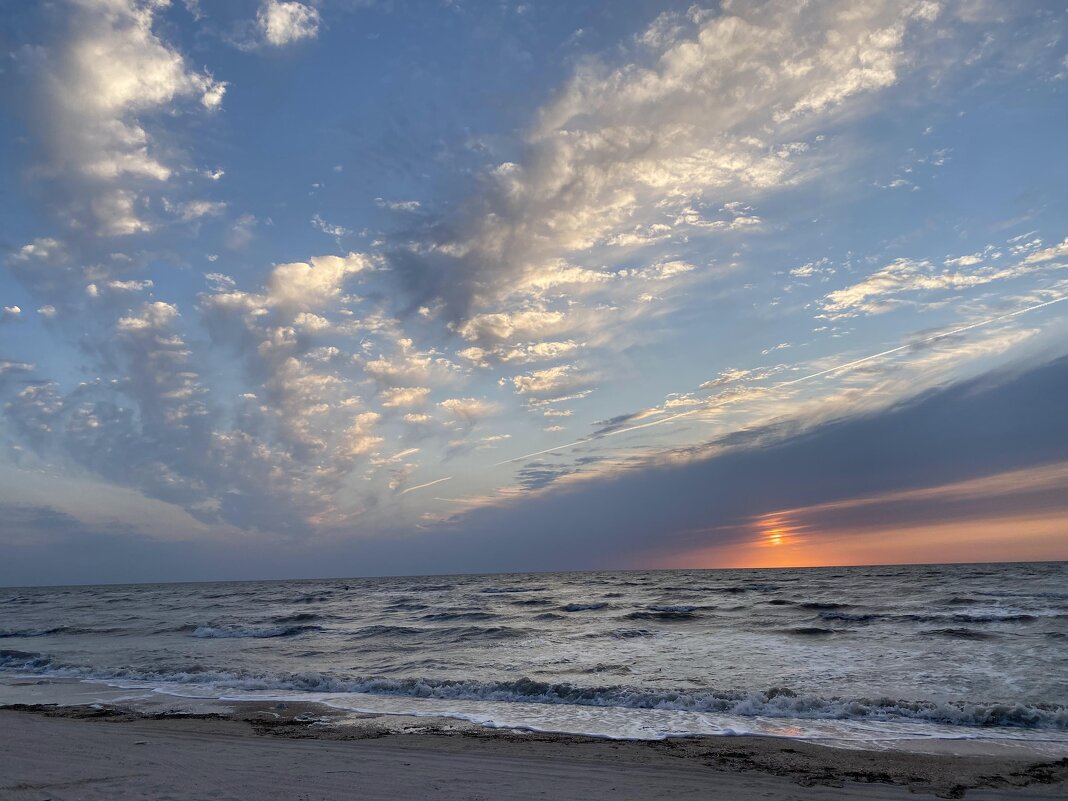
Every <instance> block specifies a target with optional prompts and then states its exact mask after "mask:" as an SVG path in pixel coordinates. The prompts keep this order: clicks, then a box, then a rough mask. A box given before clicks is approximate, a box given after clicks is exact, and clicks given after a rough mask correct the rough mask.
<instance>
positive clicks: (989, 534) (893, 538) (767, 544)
mask: <svg viewBox="0 0 1068 801" xmlns="http://www.w3.org/2000/svg"><path fill="white" fill-rule="evenodd" d="M1066 559H1068V520H1066V519H1065V517H1064V515H1063V514H1060V513H1058V514H1055V515H1050V516H1044V517H1032V518H1021V517H1007V518H997V519H989V520H979V521H975V520H969V521H952V522H949V523H937V524H931V525H921V526H913V527H908V528H901V527H886V528H878V529H874V530H868V531H863V532H858V531H850V530H837V531H821V532H813V533H809V534H806V535H805V536H804V537H801V536H798V535H796V534H792V533H785V530H783V529H777V528H772V529H766V530H762V531H760V532H759V533H758V536H757V537H756V538H755V539H753V540H751V541H749V542H746V543H737V544H732V545H721V546H713V547H710V548H700V549H696V550H692V551H687V552H682V553H677V554H672V555H670V556H665V557H663V558H661V559H658V560H657V565H656V566H657V567H665V568H668V567H671V568H681V567H686V568H717V567H720V568H729V567H753V568H761V567H829V566H834V565H870V564H910V563H913V564H927V563H938V562H1021V561H1025V562H1026V561H1059V560H1066Z"/></svg>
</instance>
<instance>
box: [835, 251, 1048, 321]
mask: <svg viewBox="0 0 1068 801" xmlns="http://www.w3.org/2000/svg"><path fill="white" fill-rule="evenodd" d="M1061 256H1068V244H1065V243H1061V244H1060V245H1055V246H1053V247H1049V248H1045V249H1043V250H1035V251H1034V252H1031V253H1030V254H1029V255H1027V256H1026V257H1025V258H1024V259H1023V260H1022V261H1019V262H1017V263H1016V264H1012V265H1008V266H1004V267H999V266H989V267H977V268H975V269H971V270H969V269H967V268H968V267H974V266H975V265H976V264H979V263H981V262H982V260H981V259H978V258H977V259H976V260H974V261H973V260H972V259H971V257H964V258H963V259H951V260H949V261H947V262H946V264H947V265H950V266H955V267H962V269H940V268H938V267H936V266H935V265H934V264H932V263H931V262H930V261H928V260H926V259H920V260H916V259H908V258H898V259H895V260H894V261H892V262H890V263H889V264H887V265H886V266H885V267H882V268H880V269H879V270H876V271H875V272H874V273H871V274H870V275H868V276H867V277H865V278H864V279H863V280H861V281H858V282H857V283H855V284H851V285H850V286H846V287H843V288H842V289H836V290H834V291H832V292H829V293H827V295H826V296H824V298H823V299H822V300H821V306H822V309H823V315H822V316H824V317H827V318H829V319H832V320H837V319H842V318H848V317H856V316H859V315H871V314H882V313H884V312H887V311H890V310H891V309H894V308H897V307H898V306H900V305H902V304H903V303H904V302H906V301H905V300H904V299H903V298H902V297H901V296H903V295H910V294H915V293H926V292H939V291H945V290H958V289H971V288H974V287H978V286H984V285H986V284H991V283H994V282H998V281H1008V280H1012V279H1015V278H1021V277H1023V276H1027V275H1033V274H1036V273H1039V272H1041V271H1042V270H1046V269H1057V268H1060V267H1063V266H1065V265H1061V264H1057V263H1054V264H1048V262H1055V260H1056V259H1058V258H1060V257H1061ZM965 262H967V263H966V264H965Z"/></svg>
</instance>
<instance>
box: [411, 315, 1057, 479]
mask: <svg viewBox="0 0 1068 801" xmlns="http://www.w3.org/2000/svg"><path fill="white" fill-rule="evenodd" d="M1065 300H1068V295H1064V296H1063V297H1059V298H1054V299H1053V300H1047V301H1046V302H1045V303H1037V304H1035V305H1034V306H1028V307H1027V308H1024V309H1017V310H1016V311H1012V312H1008V313H1007V314H999V315H998V316H997V317H990V318H988V319H986V320H980V321H979V322H978V323H971V324H970V325H962V326H960V327H959V328H954V329H953V330H951V331H942V332H941V333H938V334H933V335H931V336H929V337H926V338H924V339H918V340H914V341H912V342H908V343H906V344H904V345H898V346H897V347H895V348H890V349H889V350H884V351H881V352H879V353H873V354H871V355H870V356H865V357H864V358H862V359H856V360H854V361H851V362H846V363H845V364H839V365H837V366H835V367H829V368H827V369H826V370H820V371H819V372H816V373H811V374H809V375H806V376H802V377H801V378H794V379H791V380H789V381H782V382H780V383H778V384H776V385H774V386H772V387H769V388H768V392H775V391H776V390H779V389H784V388H785V387H789V386H793V385H794V384H800V383H801V382H802V381H810V380H812V379H813V378H819V377H820V376H824V375H829V374H831V373H839V372H843V371H845V370H851V369H853V368H854V367H858V366H860V365H862V364H865V363H867V362H870V361H874V360H875V359H881V358H883V357H884V356H890V355H891V354H894V353H899V352H901V351H903V350H908V349H909V348H914V347H916V346H917V345H923V344H925V343H927V342H934V341H935V340H936V339H942V338H943V337H949V336H953V335H954V334H960V333H963V332H965V331H971V330H972V329H974V328H982V327H983V326H986V325H992V324H993V323H997V322H1001V321H1002V320H1008V319H1010V318H1012V317H1016V316H1018V315H1021V314H1026V313H1027V312H1032V311H1035V310H1037V309H1042V308H1045V307H1046V306H1052V305H1053V304H1054V303H1061V302H1062V301H1065ZM716 405H721V404H707V405H705V406H702V407H700V408H697V409H690V410H689V411H687V412H678V413H677V414H673V415H670V416H668V417H661V418H660V419H659V420H653V421H651V422H649V423H641V424H639V425H635V426H628V427H626V428H617V429H616V430H615V431H608V432H606V433H604V434H601V435H600V436H590V437H585V438H583V439H578V440H575V441H574V442H568V443H567V444H565V445H556V446H555V447H552V448H546V449H545V450H541V451H535V452H534V453H527V454H524V455H523V456H515V457H513V458H511V459H505V460H504V461H502V462H497V463H496V464H495V465H493V466H494V467H500V466H501V465H505V464H510V463H512V462H518V461H522V460H523V459H532V458H533V457H535V456H542V455H544V454H546V453H552V452H553V451H558V450H562V449H564V448H573V447H574V446H576V445H583V444H585V443H587V442H592V441H593V440H595V439H604V438H605V437H612V436H615V435H617V434H626V433H628V432H631V431H637V430H638V429H642V428H651V427H652V426H659V425H664V424H665V423H670V422H673V421H675V420H678V419H680V418H682V417H689V416H690V415H693V414H700V413H702V412H706V411H708V410H709V409H710V408H714V407H715V406H716ZM412 489H416V488H415V487H413V488H412Z"/></svg>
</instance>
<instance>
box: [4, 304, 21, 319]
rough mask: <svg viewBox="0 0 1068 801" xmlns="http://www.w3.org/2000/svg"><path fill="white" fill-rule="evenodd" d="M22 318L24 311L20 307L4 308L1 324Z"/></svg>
mask: <svg viewBox="0 0 1068 801" xmlns="http://www.w3.org/2000/svg"><path fill="white" fill-rule="evenodd" d="M20 317H22V309H21V308H20V307H18V306H4V307H3V308H2V309H0V323H8V322H11V321H13V320H18V319H19V318H20Z"/></svg>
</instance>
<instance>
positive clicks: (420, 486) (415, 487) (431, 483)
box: [397, 476, 452, 495]
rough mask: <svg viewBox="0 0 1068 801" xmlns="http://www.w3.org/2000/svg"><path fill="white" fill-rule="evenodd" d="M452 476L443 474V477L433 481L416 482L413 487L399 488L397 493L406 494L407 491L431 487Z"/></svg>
mask: <svg viewBox="0 0 1068 801" xmlns="http://www.w3.org/2000/svg"><path fill="white" fill-rule="evenodd" d="M450 479H452V476H445V478H438V479H435V480H434V481H428V482H426V483H425V484H416V485H415V486H414V487H408V489H405V490H401V491H400V492H398V493H397V494H398V495H407V494H408V493H409V492H414V491H415V490H417V489H426V488H427V487H433V486H434V485H435V484H440V483H441V482H442V481H449V480H450Z"/></svg>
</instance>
